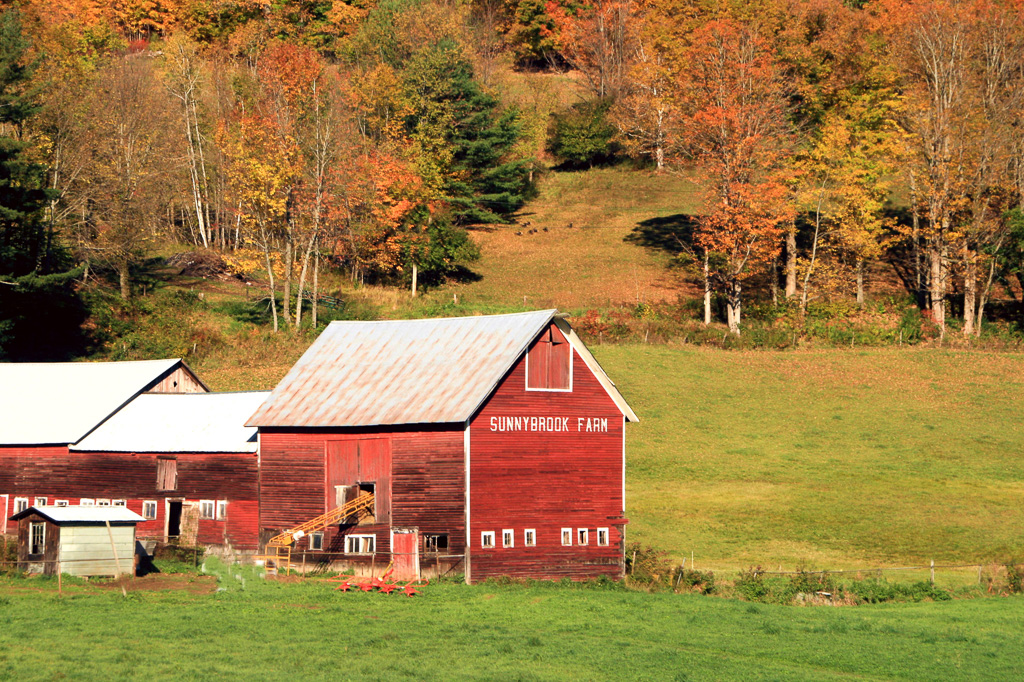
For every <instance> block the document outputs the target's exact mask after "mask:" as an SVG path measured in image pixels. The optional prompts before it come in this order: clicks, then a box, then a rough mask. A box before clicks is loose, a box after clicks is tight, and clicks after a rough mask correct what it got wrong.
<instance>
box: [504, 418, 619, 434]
mask: <svg viewBox="0 0 1024 682" xmlns="http://www.w3.org/2000/svg"><path fill="white" fill-rule="evenodd" d="M570 419H571V417H491V431H499V432H501V433H505V432H513V431H535V432H536V431H553V432H559V433H561V432H563V431H571V430H572V429H571V427H572V426H575V427H576V432H577V433H608V418H607V417H576V420H575V421H576V423H575V424H572V423H570Z"/></svg>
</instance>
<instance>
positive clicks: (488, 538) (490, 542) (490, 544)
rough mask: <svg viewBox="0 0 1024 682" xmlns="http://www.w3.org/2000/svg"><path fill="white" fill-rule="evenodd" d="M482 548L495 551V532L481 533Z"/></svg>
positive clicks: (486, 531)
mask: <svg viewBox="0 0 1024 682" xmlns="http://www.w3.org/2000/svg"><path fill="white" fill-rule="evenodd" d="M480 546H481V547H483V548H485V549H493V548H494V531H493V530H485V531H484V532H483V533H480Z"/></svg>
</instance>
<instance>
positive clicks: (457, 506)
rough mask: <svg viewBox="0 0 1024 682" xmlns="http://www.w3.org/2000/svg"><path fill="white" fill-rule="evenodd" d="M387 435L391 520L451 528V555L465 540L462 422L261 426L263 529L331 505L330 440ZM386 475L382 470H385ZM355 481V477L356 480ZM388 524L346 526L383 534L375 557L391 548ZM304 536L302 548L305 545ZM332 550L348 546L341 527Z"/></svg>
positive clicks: (429, 529) (424, 529) (329, 545)
mask: <svg viewBox="0 0 1024 682" xmlns="http://www.w3.org/2000/svg"><path fill="white" fill-rule="evenodd" d="M381 438H384V439H386V440H387V442H388V443H389V447H388V449H387V450H388V453H389V455H390V458H391V480H390V483H391V485H390V488H391V489H390V497H391V499H390V512H391V524H392V525H393V526H397V527H417V528H419V529H420V535H421V537H422V534H423V533H448V534H449V542H450V549H449V553H451V554H461V553H462V551H463V547H464V543H465V527H464V526H465V512H464V504H463V498H464V489H465V488H464V487H465V482H464V478H463V466H464V463H463V430H462V428H461V426H451V425H448V426H445V425H440V426H437V427H416V428H402V427H400V428H397V429H393V430H388V429H379V428H378V429H302V430H295V431H289V430H284V429H262V430H261V431H260V452H261V455H260V457H261V472H260V497H261V510H260V528H261V529H264V532H263V535H264V537H267V536H269V535H270V534H271V533H272V532H280V531H281V530H285V529H287V528H289V527H292V526H295V525H297V524H299V523H302V522H305V521H308V520H310V519H312V518H314V517H316V516H319V515H320V514H323V513H324V512H326V511H328V506H329V500H330V497H329V495H328V491H327V490H326V476H327V473H326V459H325V452H326V450H327V447H328V443H329V442H331V441H344V440H348V441H352V440H367V439H381ZM382 473H383V472H382ZM354 482H355V481H353V483H354ZM390 528H391V526H389V525H387V524H373V525H360V526H353V527H348V528H346V529H345V531H344V533H351V534H367V533H372V534H375V535H376V536H377V539H376V544H377V555H378V556H377V557H376V558H375V559H374V558H370V557H352V560H353V561H356V562H369V561H378V562H379V561H381V560H382V558H385V559H386V557H382V556H381V555H386V554H387V553H388V552H390V542H391V537H390ZM306 546H307V543H306V541H305V540H303V541H301V542H300V543H299V544H298V545H297V547H296V549H298V550H300V551H301V550H304V549H305V548H306ZM325 548H326V549H327V550H329V551H330V552H339V553H340V552H343V550H344V541H343V539H342V538H341V537H340V536H339V535H338V534H337V533H333V532H332V533H329V534H328V535H327V537H326V538H325Z"/></svg>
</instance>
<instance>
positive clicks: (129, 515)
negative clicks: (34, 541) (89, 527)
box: [11, 504, 146, 523]
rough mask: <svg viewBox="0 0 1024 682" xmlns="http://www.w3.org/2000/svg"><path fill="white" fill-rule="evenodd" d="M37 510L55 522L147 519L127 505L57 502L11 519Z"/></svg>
mask: <svg viewBox="0 0 1024 682" xmlns="http://www.w3.org/2000/svg"><path fill="white" fill-rule="evenodd" d="M33 511H37V512H39V513H40V514H42V515H43V516H45V517H46V518H48V519H49V520H51V521H53V522H54V523H103V522H105V521H110V522H111V523H125V522H132V523H135V522H138V521H145V520H146V519H145V518H144V517H142V516H140V515H139V514H136V513H135V512H133V511H132V510H131V509H128V508H127V507H97V506H84V507H83V506H80V505H74V506H67V507H58V506H57V505H55V504H41V505H39V506H38V507H29V508H28V509H26V510H25V511H23V512H19V513H17V514H15V515H14V516H12V517H11V520H13V521H17V520H18V519H20V518H22V517H23V516H26V515H28V514H31V513H32V512H33Z"/></svg>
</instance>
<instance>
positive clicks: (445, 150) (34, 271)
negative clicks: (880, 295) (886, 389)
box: [0, 0, 1024, 350]
mask: <svg viewBox="0 0 1024 682" xmlns="http://www.w3.org/2000/svg"><path fill="white" fill-rule="evenodd" d="M1021 13H1022V8H1021V6H1020V4H1019V3H1016V2H1009V1H1006V2H1001V1H995V0H991V1H990V0H971V1H967V2H954V1H952V0H914V1H911V2H905V1H903V0H875V1H873V2H867V3H861V2H856V1H854V2H841V1H839V0H750V1H745V2H740V1H738V0H736V1H731V2H729V1H726V2H716V3H710V2H703V1H694V0H638V1H626V0H597V1H595V2H591V3H578V2H571V1H569V0H549V1H548V2H541V1H540V0H473V1H452V0H447V1H446V0H379V1H378V2H372V1H370V0H367V1H366V2H364V1H363V0H355V1H353V2H342V1H341V0H333V1H332V0H316V1H314V0H275V1H273V2H265V1H262V0H107V1H101V0H60V1H59V2H52V1H48V0H21V1H18V2H13V3H9V4H8V7H7V9H5V10H4V11H3V14H2V15H0V136H2V138H0V174H2V177H0V195H2V196H0V230H2V232H0V304H2V305H3V308H4V310H3V314H2V315H0V318H2V320H0V347H4V346H5V345H6V346H8V350H9V347H10V345H11V344H12V343H14V344H15V345H16V341H12V339H15V340H16V339H17V338H18V337H19V336H20V337H21V338H23V339H27V338H34V334H33V331H32V330H33V329H35V330H36V331H38V325H39V324H42V322H40V320H41V317H40V311H42V310H46V311H47V314H46V315H45V316H44V317H45V318H46V321H45V323H46V325H47V327H46V329H47V330H48V331H47V333H48V334H51V335H52V334H53V333H54V332H53V330H54V329H55V327H53V326H51V325H53V323H54V319H55V316H62V319H66V320H68V322H67V327H68V329H67V333H71V330H72V328H73V327H74V326H75V325H76V324H79V323H80V322H81V319H77V320H76V317H75V314H74V312H73V311H74V309H75V302H74V296H75V285H76V284H75V283H76V282H78V281H80V280H81V279H82V278H83V277H88V276H89V273H90V272H92V273H95V272H97V271H100V272H104V273H112V274H114V279H115V281H116V282H117V285H118V288H119V291H120V294H121V296H122V297H123V298H124V299H128V298H129V297H130V296H131V294H132V287H133V272H135V269H136V268H137V266H138V265H139V264H140V263H141V262H142V261H143V260H144V259H145V258H146V257H147V255H148V254H149V253H151V252H152V250H153V248H154V246H155V245H157V244H159V243H161V242H165V241H167V240H171V241H176V242H179V243H186V244H192V245H195V246H196V247H203V248H208V249H216V250H219V251H221V252H222V253H223V254H224V257H225V259H226V260H228V261H229V262H230V263H231V265H232V267H233V268H234V269H236V270H238V271H252V272H256V271H262V272H263V277H264V278H265V280H266V282H267V284H268V286H269V289H270V294H271V296H270V299H269V300H270V303H271V307H272V318H273V326H274V328H275V330H276V329H277V328H278V327H279V326H281V325H288V326H295V327H299V326H301V325H302V324H303V316H304V310H303V300H304V297H303V296H302V295H301V294H300V293H299V292H304V291H307V290H310V289H312V290H314V291H315V289H316V287H317V286H318V275H319V273H320V272H322V269H323V268H328V267H329V268H333V269H336V270H341V271H343V272H345V273H347V274H348V276H349V277H351V278H352V279H354V280H357V281H365V280H367V279H370V280H372V281H376V282H385V283H396V284H397V283H403V284H405V285H409V286H411V287H412V289H413V291H414V292H415V289H416V287H417V284H418V283H422V282H424V281H427V282H434V281H440V280H442V279H444V278H446V277H449V276H451V275H452V274H453V273H455V272H457V271H458V269H459V267H460V265H462V264H464V263H467V262H469V261H471V260H473V259H474V258H475V257H476V256H477V251H476V248H475V246H474V244H473V242H472V240H471V239H470V238H469V237H468V236H467V234H466V232H465V227H466V226H469V225H474V224H491V225H493V224H501V223H506V222H509V221H510V219H511V218H512V216H514V215H515V213H516V211H517V210H518V209H520V208H521V207H522V206H523V204H524V203H525V202H526V201H527V200H528V199H529V198H530V197H531V196H532V195H533V193H534V192H535V182H536V180H537V177H538V173H540V172H542V171H544V170H546V169H548V168H550V167H551V166H553V165H561V166H563V167H586V166H590V165H593V164H597V163H604V162H607V161H609V160H613V159H616V158H623V157H629V158H631V159H633V160H634V162H635V163H636V164H637V165H640V166H646V167H649V168H650V169H652V170H654V171H657V172H667V173H672V172H678V173H683V174H685V175H686V177H688V178H691V179H692V180H693V181H694V182H695V183H696V185H697V186H698V187H699V188H700V192H701V205H702V206H703V208H702V209H701V210H700V211H697V212H696V213H695V214H694V215H692V216H690V220H689V229H687V230H685V231H683V232H681V233H679V234H676V235H674V236H673V239H674V240H675V244H674V248H675V250H676V251H677V252H678V253H679V254H680V255H681V260H682V261H684V262H685V263H686V264H687V265H688V266H689V267H690V268H691V270H692V272H693V274H694V276H695V277H696V278H697V279H698V280H699V281H702V282H703V284H704V291H705V296H704V300H705V304H704V319H705V322H706V323H710V322H711V317H712V307H713V306H712V296H714V295H716V294H717V295H718V296H720V297H722V298H723V299H724V301H725V303H726V304H725V310H726V321H727V322H728V325H729V328H730V330H731V331H732V332H733V333H736V334H739V333H740V329H741V319H742V317H741V315H742V310H743V302H744V297H745V296H746V295H748V294H749V291H750V290H751V288H752V287H753V286H762V285H764V283H767V288H768V289H770V290H771V294H772V296H773V297H775V298H777V299H783V298H784V299H788V300H790V301H792V302H793V305H795V306H798V307H799V308H800V309H801V310H803V309H806V307H807V305H808V302H809V301H811V300H813V299H814V298H816V297H821V296H825V295H837V294H838V295H848V296H851V297H856V299H857V301H863V299H864V295H865V292H864V273H865V271H866V270H867V269H869V268H870V267H871V266H872V265H874V264H876V263H878V262H879V261H882V260H889V261H892V262H896V263H898V265H899V271H900V274H901V276H902V277H903V279H904V281H905V283H906V286H907V288H908V289H909V290H910V291H911V293H913V294H914V295H915V296H916V299H917V304H918V305H919V306H920V308H921V310H922V311H924V312H925V313H926V315H927V316H928V317H930V319H931V320H932V322H933V323H934V324H935V325H936V326H937V328H938V329H939V330H940V333H944V331H945V327H946V320H947V316H948V315H949V311H950V310H951V308H950V304H951V302H953V301H954V300H955V301H956V303H957V306H956V309H958V310H959V311H960V315H961V316H962V327H961V328H962V331H963V333H964V334H966V335H974V334H979V333H980V329H981V320H982V318H983V317H984V315H985V310H986V305H987V304H988V302H989V300H990V297H991V295H992V291H993V287H994V286H997V285H998V284H999V283H1002V284H1003V285H1004V286H1006V287H1007V290H1010V289H1019V285H1018V284H1013V285H1012V287H1011V284H1012V283H1013V282H1017V283H1019V281H1020V280H1019V277H1020V274H1019V273H1020V270H1021V264H1022V260H1024V219H1022V213H1021V205H1022V200H1024V125H1022V122H1024V121H1022V117H1024V26H1022V14H1021ZM552 72H554V73H563V74H568V77H569V78H570V79H571V81H572V82H573V83H574V84H575V88H576V90H575V92H573V93H572V96H571V97H569V98H566V97H563V96H562V93H560V92H558V91H556V90H553V89H552V87H551V85H550V83H548V82H546V81H545V80H544V79H542V78H529V77H527V76H529V75H531V74H532V75H537V74H540V73H552ZM279 298H280V300H281V302H282V303H281V307H280V310H279V309H278V305H277V301H278V299H279ZM53 311H56V313H53ZM51 313H53V314H51ZM307 319H308V318H307ZM33 325H36V326H35V327H33Z"/></svg>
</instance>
